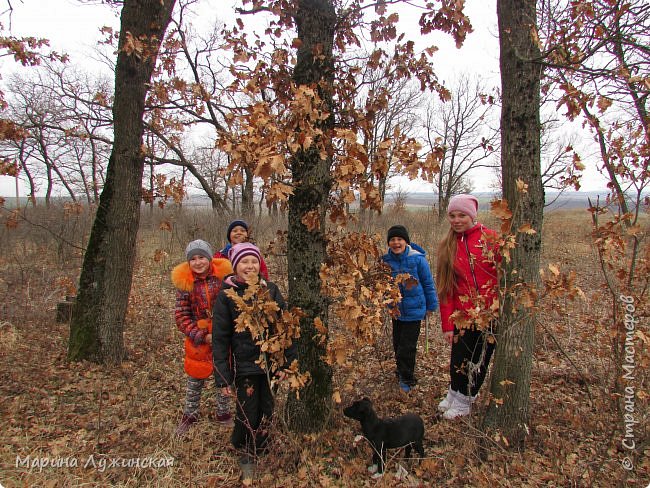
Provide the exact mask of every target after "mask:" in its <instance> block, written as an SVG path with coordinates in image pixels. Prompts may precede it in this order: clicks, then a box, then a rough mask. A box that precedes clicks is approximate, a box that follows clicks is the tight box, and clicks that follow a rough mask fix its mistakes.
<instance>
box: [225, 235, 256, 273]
mask: <svg viewBox="0 0 650 488" xmlns="http://www.w3.org/2000/svg"><path fill="white" fill-rule="evenodd" d="M246 256H255V257H256V258H257V260H258V261H259V262H260V263H261V262H262V253H261V252H260V250H259V248H258V247H257V246H255V245H253V244H251V243H250V242H240V243H239V244H235V245H234V246H232V248H231V249H230V252H229V253H228V259H230V264H232V269H233V271H234V272H235V273H237V265H238V264H239V261H241V260H242V259H243V258H244V257H246Z"/></svg>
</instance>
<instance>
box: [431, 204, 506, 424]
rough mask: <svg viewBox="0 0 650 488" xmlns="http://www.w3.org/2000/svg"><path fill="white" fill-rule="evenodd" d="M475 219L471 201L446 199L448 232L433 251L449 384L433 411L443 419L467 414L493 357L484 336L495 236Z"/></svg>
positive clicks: (493, 292) (491, 314)
mask: <svg viewBox="0 0 650 488" xmlns="http://www.w3.org/2000/svg"><path fill="white" fill-rule="evenodd" d="M477 213H478V200H477V199H476V197H474V196H472V195H456V196H454V197H452V198H451V200H450V201H449V206H448V207H447V218H448V220H449V223H450V226H451V228H450V229H449V232H448V234H447V236H446V237H445V238H444V239H443V241H442V242H441V243H440V246H439V248H438V263H437V270H436V285H437V287H438V294H439V298H440V316H441V319H442V333H443V335H444V337H445V340H446V341H447V342H448V343H449V345H451V360H450V364H449V375H450V377H451V381H450V385H449V388H448V390H447V396H446V397H445V399H444V400H443V401H442V402H441V403H440V405H439V406H438V409H439V410H440V411H442V412H444V414H443V417H444V418H446V419H454V418H456V417H460V416H464V415H468V414H469V413H470V410H471V404H472V403H473V402H474V401H475V400H476V396H477V395H478V391H479V389H480V388H481V385H482V384H483V381H484V380H485V375H486V374H487V368H488V364H489V362H490V358H491V356H492V352H493V351H494V338H493V337H490V338H489V340H488V334H489V333H491V329H492V320H491V319H492V318H496V316H497V313H498V278H497V266H496V262H497V260H498V257H497V255H496V253H495V248H496V246H495V241H496V233H495V232H494V231H493V230H490V229H488V228H486V227H484V226H483V225H482V224H480V223H478V222H477V221H476V216H477Z"/></svg>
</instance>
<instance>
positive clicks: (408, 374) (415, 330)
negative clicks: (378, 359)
mask: <svg viewBox="0 0 650 488" xmlns="http://www.w3.org/2000/svg"><path fill="white" fill-rule="evenodd" d="M420 322H421V321H420V320H413V321H411V322H402V321H401V320H395V319H393V351H395V362H396V363H397V374H398V376H399V378H400V381H403V382H404V383H406V384H407V385H409V386H415V384H416V383H417V380H416V379H415V376H414V375H413V372H414V371H415V353H416V352H417V349H418V337H420Z"/></svg>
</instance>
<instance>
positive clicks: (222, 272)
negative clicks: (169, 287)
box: [171, 258, 232, 379]
mask: <svg viewBox="0 0 650 488" xmlns="http://www.w3.org/2000/svg"><path fill="white" fill-rule="evenodd" d="M230 273H232V266H231V265H230V261H228V260H227V259H215V258H213V259H212V263H211V266H210V269H209V271H208V274H207V276H205V277H197V276H196V275H195V274H194V273H193V272H192V270H191V269H190V265H189V263H188V262H187V261H185V262H183V263H181V264H179V265H177V266H176V267H175V268H174V269H173V270H172V276H171V277H172V283H173V284H174V286H175V287H176V288H178V291H177V292H176V308H175V310H174V317H175V319H176V326H177V327H178V330H180V331H181V332H182V333H183V334H185V336H186V337H185V372H186V373H187V374H188V375H190V376H191V377H193V378H198V379H204V378H207V377H208V376H210V375H211V374H212V371H213V369H214V368H213V366H212V344H207V343H205V336H206V335H208V334H211V333H212V305H213V304H214V300H215V298H216V296H217V295H218V294H219V291H220V290H221V285H222V282H223V279H224V277H226V276H227V275H229V274H230Z"/></svg>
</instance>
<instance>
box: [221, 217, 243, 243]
mask: <svg viewBox="0 0 650 488" xmlns="http://www.w3.org/2000/svg"><path fill="white" fill-rule="evenodd" d="M238 225H239V226H240V227H243V228H244V229H246V232H248V224H247V223H246V222H244V221H243V220H233V221H232V222H230V225H229V226H228V231H227V232H226V239H228V242H230V233H231V232H232V230H233V229H234V228H235V227H237V226H238Z"/></svg>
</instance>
